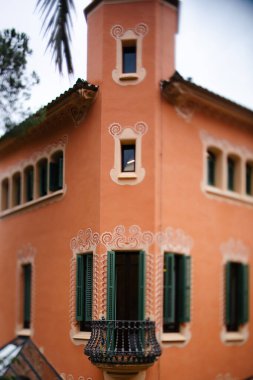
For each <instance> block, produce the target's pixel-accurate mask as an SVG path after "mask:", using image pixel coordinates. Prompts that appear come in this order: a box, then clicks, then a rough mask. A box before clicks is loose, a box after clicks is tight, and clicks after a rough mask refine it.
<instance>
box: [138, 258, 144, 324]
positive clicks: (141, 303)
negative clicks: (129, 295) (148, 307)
mask: <svg viewBox="0 0 253 380" xmlns="http://www.w3.org/2000/svg"><path fill="white" fill-rule="evenodd" d="M138 267H139V274H138V319H139V320H144V319H145V273H146V260H145V252H144V251H140V253H139V265H138Z"/></svg>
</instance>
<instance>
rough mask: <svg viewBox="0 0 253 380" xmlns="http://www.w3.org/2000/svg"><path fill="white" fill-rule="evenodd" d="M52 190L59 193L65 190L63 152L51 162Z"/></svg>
mask: <svg viewBox="0 0 253 380" xmlns="http://www.w3.org/2000/svg"><path fill="white" fill-rule="evenodd" d="M49 183H50V190H51V191H57V190H61V189H62V188H63V152H62V151H60V152H56V153H55V154H54V155H53V156H52V157H51V161H50V182H49Z"/></svg>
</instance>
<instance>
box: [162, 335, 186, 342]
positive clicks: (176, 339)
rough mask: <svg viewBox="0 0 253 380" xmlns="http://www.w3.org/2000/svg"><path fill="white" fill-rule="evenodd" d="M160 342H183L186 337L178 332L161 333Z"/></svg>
mask: <svg viewBox="0 0 253 380" xmlns="http://www.w3.org/2000/svg"><path fill="white" fill-rule="evenodd" d="M162 342H176V343H180V342H182V343H184V342H186V337H185V336H184V335H183V334H180V333H163V334H162Z"/></svg>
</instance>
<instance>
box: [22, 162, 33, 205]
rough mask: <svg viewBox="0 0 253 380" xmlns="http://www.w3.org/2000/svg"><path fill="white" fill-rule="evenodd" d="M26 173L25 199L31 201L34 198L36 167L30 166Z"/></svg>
mask: <svg viewBox="0 0 253 380" xmlns="http://www.w3.org/2000/svg"><path fill="white" fill-rule="evenodd" d="M24 175H25V181H24V185H25V189H24V190H25V192H24V194H25V201H26V202H30V201H32V200H33V198H34V169H33V166H28V167H27V168H26V169H25V171H24Z"/></svg>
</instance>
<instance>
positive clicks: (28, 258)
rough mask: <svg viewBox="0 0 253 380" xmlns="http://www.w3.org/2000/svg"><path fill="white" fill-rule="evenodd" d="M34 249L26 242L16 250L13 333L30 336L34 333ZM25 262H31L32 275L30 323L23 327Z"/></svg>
mask: <svg viewBox="0 0 253 380" xmlns="http://www.w3.org/2000/svg"><path fill="white" fill-rule="evenodd" d="M36 253H37V251H36V249H35V248H34V247H33V246H32V245H31V244H27V245H25V246H23V247H22V248H21V249H20V250H18V252H17V303H16V306H17V309H16V310H17V312H16V330H15V335H17V336H18V335H22V336H32V335H33V334H34V325H33V321H34V310H35V307H34V306H35V305H34V303H35V256H36ZM26 264H31V268H32V276H31V325H30V328H24V327H23V316H22V305H21V302H22V296H21V293H22V289H21V287H22V285H23V284H22V268H23V266H24V265H26Z"/></svg>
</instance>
